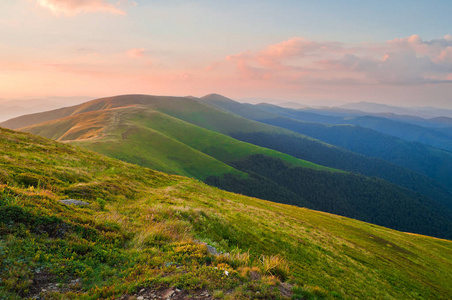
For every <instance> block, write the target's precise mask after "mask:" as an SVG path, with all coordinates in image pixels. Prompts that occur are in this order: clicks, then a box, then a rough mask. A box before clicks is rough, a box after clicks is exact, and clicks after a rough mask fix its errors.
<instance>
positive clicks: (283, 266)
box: [260, 255, 289, 280]
mask: <svg viewBox="0 0 452 300" xmlns="http://www.w3.org/2000/svg"><path fill="white" fill-rule="evenodd" d="M260 261H261V264H262V266H261V268H262V273H264V274H267V275H274V276H277V277H279V278H280V279H281V280H285V279H286V278H287V276H289V264H288V263H287V261H286V260H285V259H284V258H282V257H281V256H280V255H271V256H266V255H262V256H261V258H260Z"/></svg>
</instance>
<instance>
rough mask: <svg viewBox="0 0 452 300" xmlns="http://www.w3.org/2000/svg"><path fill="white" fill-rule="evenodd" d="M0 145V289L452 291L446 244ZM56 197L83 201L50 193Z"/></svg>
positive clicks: (104, 162) (252, 294) (50, 294)
mask: <svg viewBox="0 0 452 300" xmlns="http://www.w3.org/2000/svg"><path fill="white" fill-rule="evenodd" d="M0 145H1V147H0V166H1V168H0V298H6V299H23V298H27V297H37V296H41V297H44V298H45V299H62V298H64V299H99V298H104V299H105V298H109V299H115V298H116V299H120V298H121V297H127V296H130V297H132V296H133V297H138V296H144V297H149V298H150V297H151V295H157V296H163V294H167V293H168V292H171V293H173V294H174V295H175V296H178V297H185V298H188V297H192V298H195V299H196V298H203V299H222V298H225V299H446V298H447V297H448V296H449V295H450V294H451V293H452V288H451V286H450V282H451V281H452V271H451V270H452V260H451V257H452V243H451V242H450V241H447V240H441V239H436V238H431V237H426V236H420V235H413V234H407V233H402V232H397V231H394V230H390V229H386V228H383V227H379V226H375V225H371V224H367V223H363V222H360V221H357V220H353V219H347V218H345V217H339V216H335V215H331V214H327V213H322V212H316V211H311V210H309V209H304V208H298V207H294V206H288V205H282V204H276V203H272V202H268V201H263V200H259V199H255V198H248V197H245V196H239V195H235V194H232V193H228V192H224V191H221V190H218V189H215V188H212V187H209V186H207V185H205V184H202V183H200V182H198V181H196V180H194V179H189V178H185V177H179V176H172V175H167V174H163V173H159V172H156V171H152V170H150V169H146V168H143V167H139V166H136V165H131V164H127V163H124V162H121V161H118V160H114V159H110V158H107V157H104V156H102V155H99V154H96V153H93V152H90V151H87V150H84V149H81V148H77V147H74V146H71V145H65V144H61V143H59V142H53V141H50V140H46V139H43V138H39V137H36V136H32V135H29V134H26V133H18V132H13V131H10V130H4V129H0ZM67 198H73V199H78V200H85V201H87V202H88V203H91V204H90V205H89V206H74V205H69V206H68V205H65V204H62V203H60V202H59V201H58V200H60V199H67ZM200 241H203V242H206V243H207V244H209V245H211V246H214V247H216V249H217V250H219V251H223V252H228V253H230V255H213V254H209V252H208V251H207V248H206V246H205V245H204V244H201V243H200ZM176 288H177V289H176ZM206 293H208V294H206ZM206 295H208V296H206Z"/></svg>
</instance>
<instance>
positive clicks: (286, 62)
mask: <svg viewBox="0 0 452 300" xmlns="http://www.w3.org/2000/svg"><path fill="white" fill-rule="evenodd" d="M450 16H452V2H451V1H449V0H445V1H440V0H430V1H428V0H425V1H416V0H411V1H405V0H398V1H384V0H382V1H354V0H353V1H352V0H350V1H348V0H344V1H336V0H334V1H333V0H331V1H327V0H324V1H322V0H318V1H314V0H309V1H308V0H298V1H295V0H285V1H276V0H274V1H269V0H240V1H236V0H229V1H213V0H210V1H208V0H147V1H145V0H134V1H132V0H111V1H110V0H1V3H0V103H1V101H11V100H14V99H26V98H33V99H34V98H46V97H62V99H64V97H82V96H84V97H92V98H97V97H106V96H112V95H119V94H152V95H172V96H187V95H193V96H197V97H200V96H203V95H205V94H209V93H219V94H222V95H225V96H227V97H230V98H233V99H237V100H240V99H252V100H253V101H255V100H256V99H263V100H265V99H273V100H274V101H280V102H287V101H292V102H299V103H302V104H310V105H314V104H319V105H320V104H329V105H335V104H342V103H350V102H359V101H370V102H377V103H385V104H392V105H399V106H436V107H443V108H452V18H451V17H450Z"/></svg>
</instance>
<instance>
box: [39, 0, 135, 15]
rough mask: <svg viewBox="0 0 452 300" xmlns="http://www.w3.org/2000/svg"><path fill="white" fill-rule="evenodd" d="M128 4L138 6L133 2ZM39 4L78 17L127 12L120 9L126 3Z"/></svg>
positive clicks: (52, 0) (73, 0)
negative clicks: (89, 14)
mask: <svg viewBox="0 0 452 300" xmlns="http://www.w3.org/2000/svg"><path fill="white" fill-rule="evenodd" d="M127 2H128V3H131V4H133V5H135V4H136V3H135V2H133V1H127ZM37 3H38V4H39V5H41V6H42V7H44V8H46V9H49V10H51V11H52V12H53V13H55V14H66V15H76V14H79V13H87V12H105V13H111V14H117V15H125V12H124V11H123V10H121V9H120V8H118V6H120V5H121V4H124V3H125V2H124V1H120V2H117V3H116V4H111V3H109V2H107V1H106V0H37Z"/></svg>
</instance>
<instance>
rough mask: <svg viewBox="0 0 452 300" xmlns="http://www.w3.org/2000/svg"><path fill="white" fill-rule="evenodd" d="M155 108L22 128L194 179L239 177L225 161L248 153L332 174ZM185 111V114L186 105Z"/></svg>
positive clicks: (100, 113)
mask: <svg viewBox="0 0 452 300" xmlns="http://www.w3.org/2000/svg"><path fill="white" fill-rule="evenodd" d="M157 99H159V98H157ZM176 99H177V98H176ZM182 99H184V100H187V99H186V98H182ZM166 100H167V99H166ZM170 102H171V101H170ZM190 102H191V101H189V103H190ZM126 104H127V103H126ZM158 104H159V101H158V100H156V101H151V102H150V103H148V105H147V106H143V105H140V106H126V107H124V108H112V109H109V108H108V107H107V109H105V110H99V111H90V112H86V113H80V114H76V115H72V116H69V117H66V118H62V119H57V120H54V121H48V122H45V123H42V124H38V125H33V126H29V127H25V128H22V129H21V130H23V131H26V132H30V133H33V134H37V135H40V136H44V137H47V138H52V139H55V140H60V141H66V142H73V143H77V144H79V145H81V146H83V147H85V148H88V149H90V150H94V151H96V152H99V153H103V154H106V155H109V156H111V157H114V158H118V159H121V160H124V161H128V162H132V163H137V164H139V165H142V166H146V167H150V168H153V169H157V170H159V171H164V172H169V173H173V174H179V175H185V176H191V177H195V178H198V179H204V178H206V177H207V176H210V175H221V174H225V173H233V174H239V175H241V176H244V174H243V173H241V172H239V171H237V170H235V169H233V168H232V167H230V166H228V165H227V164H226V163H225V162H229V161H233V160H238V159H241V158H244V157H246V156H249V155H252V154H265V155H268V156H271V157H277V158H280V159H282V160H283V161H285V162H286V163H288V164H290V165H292V166H297V167H308V168H313V169H321V170H328V171H331V170H333V169H331V168H327V167H322V166H320V165H316V164H313V163H310V162H307V161H303V160H300V159H296V158H294V157H291V156H289V155H286V154H282V153H279V152H277V151H274V150H269V149H266V148H263V147H259V146H255V145H252V144H248V143H244V142H240V141H237V140H235V139H233V138H230V137H228V136H225V135H222V134H219V133H217V132H213V131H210V130H206V129H204V128H201V127H198V126H195V125H192V124H190V123H187V122H185V121H182V120H179V119H177V118H174V117H171V116H169V115H166V114H164V113H162V112H159V111H156V110H154V108H153V107H158ZM167 105H168V104H167ZM177 106H178V107H182V106H183V105H181V104H179V105H177ZM201 106H202V105H201ZM197 107H198V105H197ZM187 110H188V111H190V107H189V108H188V109H187Z"/></svg>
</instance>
